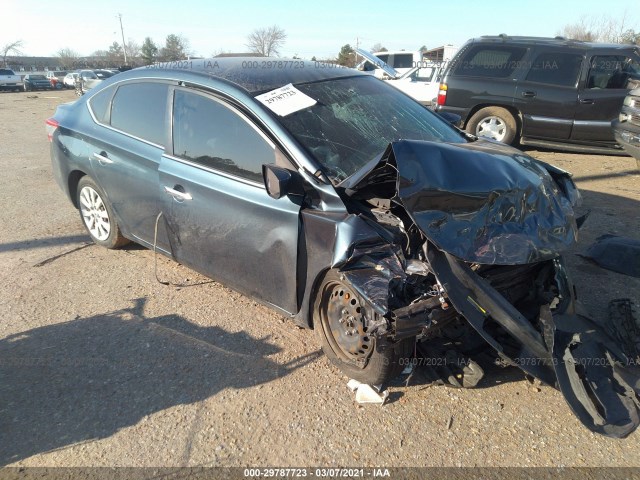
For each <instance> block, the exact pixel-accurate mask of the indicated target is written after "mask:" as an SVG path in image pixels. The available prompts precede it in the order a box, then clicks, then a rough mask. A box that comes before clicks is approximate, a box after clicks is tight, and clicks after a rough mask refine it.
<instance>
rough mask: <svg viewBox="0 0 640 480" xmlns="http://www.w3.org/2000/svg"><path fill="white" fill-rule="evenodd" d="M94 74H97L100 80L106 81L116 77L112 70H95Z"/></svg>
mask: <svg viewBox="0 0 640 480" xmlns="http://www.w3.org/2000/svg"><path fill="white" fill-rule="evenodd" d="M93 73H95V74H96V76H97V77H98V78H99V79H100V80H106V79H107V78H111V77H113V75H114V73H113V72H112V71H111V70H104V69H103V70H94V71H93Z"/></svg>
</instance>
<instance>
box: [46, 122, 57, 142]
mask: <svg viewBox="0 0 640 480" xmlns="http://www.w3.org/2000/svg"><path fill="white" fill-rule="evenodd" d="M45 128H46V129H47V138H48V139H49V141H50V142H52V141H53V134H54V133H55V131H56V128H58V121H57V120H56V119H55V118H49V119H47V121H46V125H45Z"/></svg>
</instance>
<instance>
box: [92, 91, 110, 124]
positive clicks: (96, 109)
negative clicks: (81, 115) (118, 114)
mask: <svg viewBox="0 0 640 480" xmlns="http://www.w3.org/2000/svg"><path fill="white" fill-rule="evenodd" d="M112 96H113V88H105V89H104V90H101V91H99V92H98V93H96V94H95V95H93V96H92V97H91V99H90V100H89V108H91V111H92V112H93V115H94V116H95V117H96V120H98V122H100V123H107V124H108V123H109V113H110V110H109V105H111V97H112Z"/></svg>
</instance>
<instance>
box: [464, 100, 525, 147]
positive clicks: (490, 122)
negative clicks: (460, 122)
mask: <svg viewBox="0 0 640 480" xmlns="http://www.w3.org/2000/svg"><path fill="white" fill-rule="evenodd" d="M466 130H467V132H469V133H470V134H472V135H475V136H477V137H481V138H482V137H484V138H491V139H493V140H496V141H498V142H501V143H506V144H507V145H511V144H512V143H513V141H514V139H515V137H516V133H517V131H518V126H517V123H516V119H515V118H514V117H513V115H512V114H511V112H509V111H508V110H507V109H505V108H502V107H485V108H481V109H480V110H478V111H477V112H476V113H474V114H473V116H472V117H471V118H470V119H469V122H467V128H466Z"/></svg>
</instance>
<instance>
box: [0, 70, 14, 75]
mask: <svg viewBox="0 0 640 480" xmlns="http://www.w3.org/2000/svg"><path fill="white" fill-rule="evenodd" d="M0 75H15V73H13V72H12V71H11V70H6V69H0Z"/></svg>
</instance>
